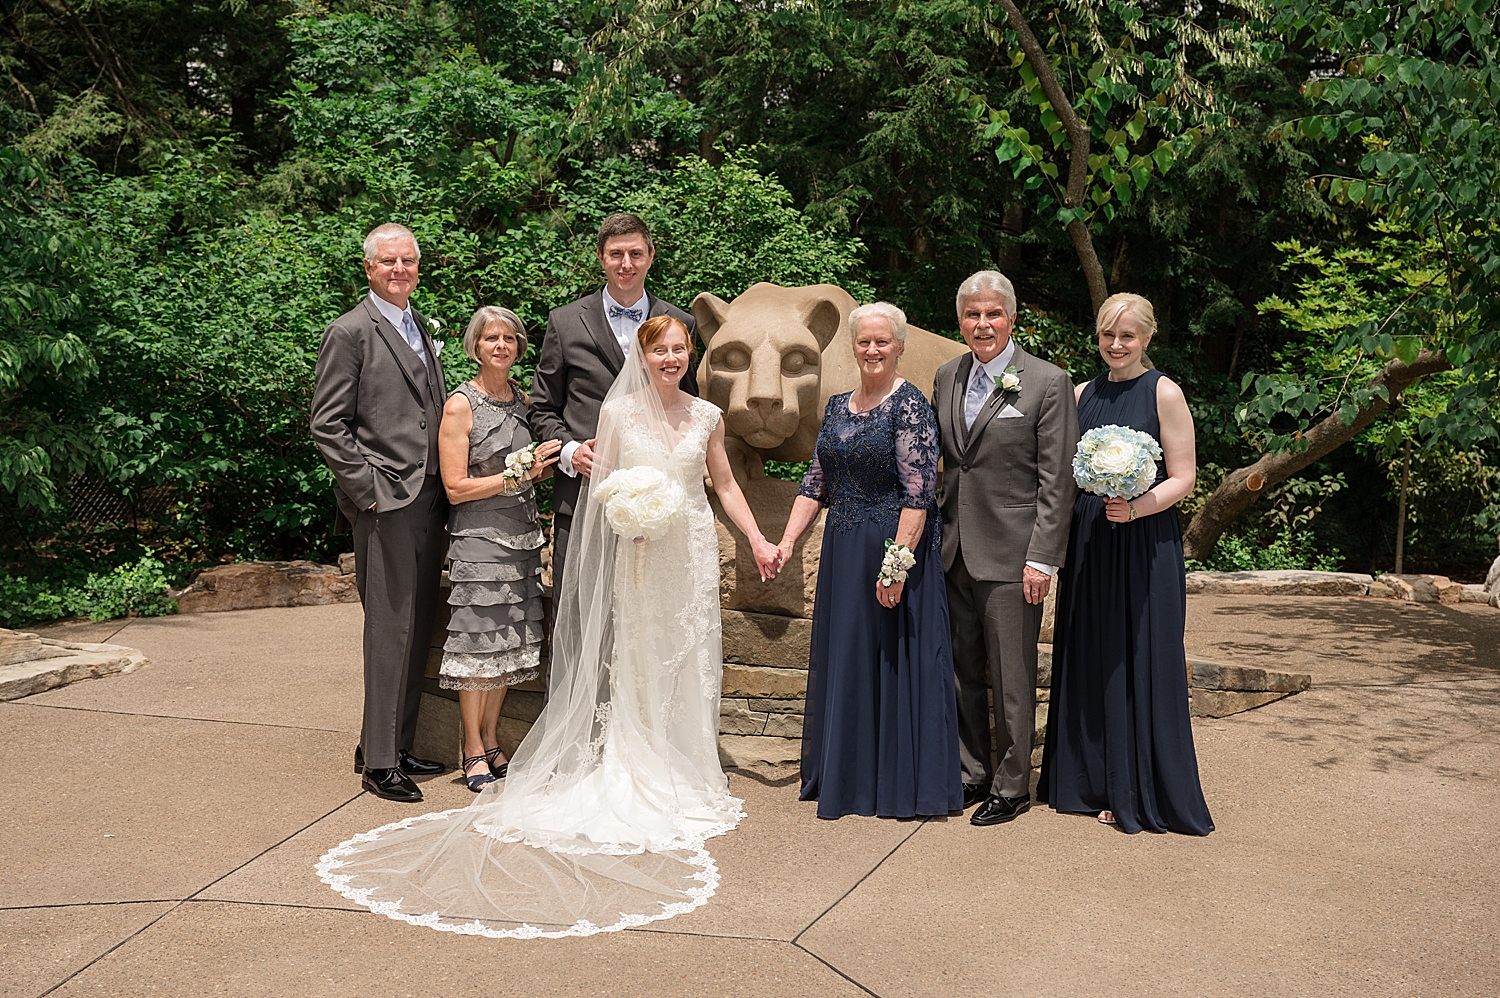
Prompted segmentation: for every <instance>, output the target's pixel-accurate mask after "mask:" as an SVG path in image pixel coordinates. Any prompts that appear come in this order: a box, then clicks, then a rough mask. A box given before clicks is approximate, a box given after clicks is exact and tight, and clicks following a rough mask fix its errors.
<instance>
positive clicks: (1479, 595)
mask: <svg viewBox="0 0 1500 998" xmlns="http://www.w3.org/2000/svg"><path fill="white" fill-rule="evenodd" d="M1492 599H1494V597H1493V596H1491V595H1490V594H1489V593H1487V592H1485V591H1484V586H1482V585H1478V584H1475V585H1468V586H1464V587H1463V589H1462V590H1461V591H1460V592H1459V594H1458V601H1459V602H1460V603H1483V604H1485V605H1486V606H1488V605H1489V603H1490V600H1492Z"/></svg>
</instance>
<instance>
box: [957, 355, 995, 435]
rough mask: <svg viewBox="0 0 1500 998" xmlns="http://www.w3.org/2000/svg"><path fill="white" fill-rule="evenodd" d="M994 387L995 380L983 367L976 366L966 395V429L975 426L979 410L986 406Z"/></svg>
mask: <svg viewBox="0 0 1500 998" xmlns="http://www.w3.org/2000/svg"><path fill="white" fill-rule="evenodd" d="M994 388H995V382H994V380H993V379H992V378H991V377H990V376H989V374H987V373H986V372H985V369H984V368H983V367H979V366H976V367H975V368H974V377H973V379H972V380H971V381H970V382H969V393H968V394H967V395H965V396H964V429H966V430H972V429H973V428H974V420H976V419H978V418H979V410H980V409H983V408H984V400H985V399H987V398H989V397H990V392H991V391H993V390H994Z"/></svg>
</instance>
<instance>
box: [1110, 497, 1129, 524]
mask: <svg viewBox="0 0 1500 998" xmlns="http://www.w3.org/2000/svg"><path fill="white" fill-rule="evenodd" d="M1132 501H1133V500H1132ZM1135 517H1136V514H1135V512H1134V511H1133V507H1132V506H1131V505H1130V501H1127V500H1124V499H1106V500H1104V518H1105V519H1106V520H1108V521H1109V522H1110V523H1129V522H1130V521H1131V520H1133V519H1135Z"/></svg>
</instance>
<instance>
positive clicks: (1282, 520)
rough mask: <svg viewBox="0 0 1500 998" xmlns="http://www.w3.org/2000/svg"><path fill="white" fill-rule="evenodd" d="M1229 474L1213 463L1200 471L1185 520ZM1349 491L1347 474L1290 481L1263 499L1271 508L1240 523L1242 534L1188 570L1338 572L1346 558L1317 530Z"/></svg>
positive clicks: (1227, 537) (1227, 539) (1224, 540)
mask: <svg viewBox="0 0 1500 998" xmlns="http://www.w3.org/2000/svg"><path fill="white" fill-rule="evenodd" d="M1224 473H1225V472H1224V469H1223V468H1221V467H1216V466H1212V465H1209V466H1206V467H1204V468H1201V469H1200V472H1199V482H1198V484H1197V486H1195V488H1194V492H1193V495H1192V496H1190V497H1189V498H1188V499H1186V500H1184V501H1183V503H1182V510H1183V513H1184V515H1185V516H1188V517H1191V516H1192V514H1193V513H1195V512H1196V511H1197V510H1198V509H1199V508H1201V507H1202V505H1203V502H1204V500H1206V499H1207V497H1208V494H1209V493H1210V492H1211V491H1212V489H1213V485H1217V482H1218V480H1220V479H1222V478H1223V477H1224ZM1209 483H1213V484H1212V485H1210V484H1209ZM1344 487H1345V483H1344V478H1343V476H1342V475H1323V476H1321V477H1320V478H1316V479H1313V478H1290V479H1287V480H1286V481H1285V482H1282V483H1281V484H1280V485H1278V486H1276V487H1275V488H1273V489H1271V490H1270V491H1269V493H1268V494H1267V495H1266V497H1265V498H1264V499H1262V500H1261V502H1262V503H1264V504H1265V506H1266V508H1265V511H1264V512H1263V513H1262V514H1261V515H1260V516H1259V517H1258V518H1257V519H1255V520H1252V521H1248V522H1242V523H1240V524H1237V526H1238V527H1239V528H1240V529H1239V531H1237V532H1235V533H1227V534H1225V535H1224V536H1222V537H1220V538H1219V541H1218V543H1217V544H1215V545H1214V551H1213V555H1212V556H1211V557H1210V558H1208V559H1207V560H1206V561H1196V560H1189V561H1188V566H1187V567H1188V570H1189V571H1210V572H1251V571H1273V570H1278V569H1300V570H1310V571H1317V572H1336V571H1338V570H1339V569H1340V568H1341V567H1342V564H1343V558H1342V557H1341V556H1340V554H1339V552H1338V551H1337V550H1336V549H1334V550H1329V549H1328V548H1326V547H1325V546H1323V545H1320V544H1319V543H1318V540H1317V537H1316V535H1315V533H1314V530H1313V528H1314V525H1315V521H1316V520H1317V519H1318V516H1319V514H1320V513H1322V512H1323V506H1324V504H1325V503H1326V502H1327V501H1328V500H1329V499H1330V498H1331V497H1332V496H1333V495H1334V494H1335V493H1337V492H1339V491H1340V490H1342V489H1343V488H1344Z"/></svg>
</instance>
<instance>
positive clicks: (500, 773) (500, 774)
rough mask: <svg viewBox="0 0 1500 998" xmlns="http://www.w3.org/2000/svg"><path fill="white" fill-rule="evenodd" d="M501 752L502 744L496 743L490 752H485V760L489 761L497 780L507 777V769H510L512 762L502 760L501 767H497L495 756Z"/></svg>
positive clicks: (491, 771)
mask: <svg viewBox="0 0 1500 998" xmlns="http://www.w3.org/2000/svg"><path fill="white" fill-rule="evenodd" d="M499 754H500V746H498V745H496V746H495V747H494V748H492V749H490V750H489V751H488V752H486V753H485V754H484V761H485V762H487V763H489V766H490V773H491V774H493V775H494V777H495V779H497V780H503V779H505V774H506V771H507V770H509V769H510V763H509V762H502V763H501V764H500V768H499V769H496V768H495V757H496V756H498V755H499Z"/></svg>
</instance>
